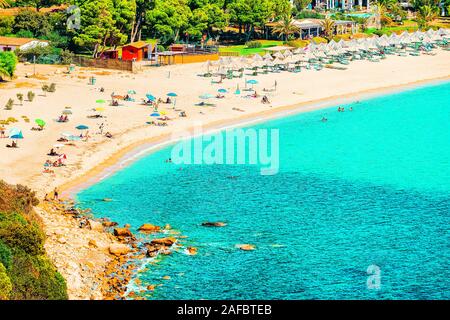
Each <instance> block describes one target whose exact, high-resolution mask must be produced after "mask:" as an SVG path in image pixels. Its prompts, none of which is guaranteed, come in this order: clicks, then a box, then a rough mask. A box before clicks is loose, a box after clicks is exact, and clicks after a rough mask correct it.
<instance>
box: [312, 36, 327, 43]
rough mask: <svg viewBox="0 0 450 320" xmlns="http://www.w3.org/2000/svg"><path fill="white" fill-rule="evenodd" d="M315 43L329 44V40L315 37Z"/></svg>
mask: <svg viewBox="0 0 450 320" xmlns="http://www.w3.org/2000/svg"><path fill="white" fill-rule="evenodd" d="M313 41H314V42H315V43H328V40H327V39H325V38H322V37H314V38H313Z"/></svg>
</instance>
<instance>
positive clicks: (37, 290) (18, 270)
mask: <svg viewBox="0 0 450 320" xmlns="http://www.w3.org/2000/svg"><path fill="white" fill-rule="evenodd" d="M9 275H10V279H11V281H12V283H13V289H12V291H11V295H10V298H11V299H14V300H65V299H67V298H68V297H67V287H66V283H65V281H64V278H63V277H62V276H61V274H59V273H58V272H57V271H56V269H55V268H54V266H53V265H52V264H51V263H50V261H49V260H48V259H47V258H46V257H44V256H32V255H28V254H26V253H24V252H20V251H18V252H16V254H15V255H14V259H13V265H12V268H11V271H10V272H9Z"/></svg>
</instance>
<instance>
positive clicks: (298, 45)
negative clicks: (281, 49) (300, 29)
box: [286, 39, 309, 48]
mask: <svg viewBox="0 0 450 320" xmlns="http://www.w3.org/2000/svg"><path fill="white" fill-rule="evenodd" d="M286 44H287V45H288V46H289V47H293V48H304V47H306V46H307V45H308V44H309V41H308V40H301V39H298V40H291V41H288V42H286Z"/></svg>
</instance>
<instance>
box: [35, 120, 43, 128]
mask: <svg viewBox="0 0 450 320" xmlns="http://www.w3.org/2000/svg"><path fill="white" fill-rule="evenodd" d="M34 122H36V124H37V125H38V126H39V127H41V128H43V127H45V121H44V120H42V119H36V120H34Z"/></svg>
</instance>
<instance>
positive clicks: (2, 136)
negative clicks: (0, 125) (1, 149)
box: [0, 129, 6, 138]
mask: <svg viewBox="0 0 450 320" xmlns="http://www.w3.org/2000/svg"><path fill="white" fill-rule="evenodd" d="M0 138H6V136H5V130H4V129H1V130H0Z"/></svg>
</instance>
